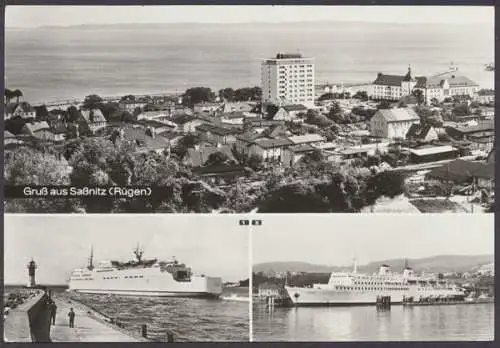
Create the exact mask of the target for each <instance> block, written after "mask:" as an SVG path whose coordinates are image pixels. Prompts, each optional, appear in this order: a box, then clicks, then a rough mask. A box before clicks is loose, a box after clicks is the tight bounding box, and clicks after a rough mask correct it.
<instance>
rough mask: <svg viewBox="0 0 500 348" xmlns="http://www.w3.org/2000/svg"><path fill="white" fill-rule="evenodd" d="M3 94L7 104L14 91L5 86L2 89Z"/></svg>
mask: <svg viewBox="0 0 500 348" xmlns="http://www.w3.org/2000/svg"><path fill="white" fill-rule="evenodd" d="M4 96H5V102H6V103H7V104H9V103H10V101H11V100H12V98H14V93H13V91H11V90H10V89H8V88H6V89H5V90H4Z"/></svg>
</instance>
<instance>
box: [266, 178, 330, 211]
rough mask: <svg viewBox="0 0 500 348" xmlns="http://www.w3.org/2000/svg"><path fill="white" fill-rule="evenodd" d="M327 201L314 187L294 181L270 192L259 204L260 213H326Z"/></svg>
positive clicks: (327, 208) (327, 209)
mask: <svg viewBox="0 0 500 348" xmlns="http://www.w3.org/2000/svg"><path fill="white" fill-rule="evenodd" d="M328 211H329V207H328V204H327V202H325V201H324V200H323V198H322V197H321V195H320V194H318V193H317V192H316V191H315V189H314V187H313V186H311V185H308V184H306V183H293V184H289V185H285V186H281V187H279V188H278V189H277V190H275V191H273V192H270V193H269V194H268V196H267V197H265V199H264V200H263V201H262V202H261V203H260V204H259V213H326V212H328Z"/></svg>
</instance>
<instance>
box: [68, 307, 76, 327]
mask: <svg viewBox="0 0 500 348" xmlns="http://www.w3.org/2000/svg"><path fill="white" fill-rule="evenodd" d="M68 317H69V327H72V328H74V327H75V312H74V311H73V308H70V310H69V313H68Z"/></svg>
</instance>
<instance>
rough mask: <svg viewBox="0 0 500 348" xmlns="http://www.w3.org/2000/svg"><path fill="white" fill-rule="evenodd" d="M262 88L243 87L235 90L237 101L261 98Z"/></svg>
mask: <svg viewBox="0 0 500 348" xmlns="http://www.w3.org/2000/svg"><path fill="white" fill-rule="evenodd" d="M261 98H262V89H261V88H260V87H243V88H239V89H237V90H235V91H234V100H235V101H249V100H254V101H256V100H261Z"/></svg>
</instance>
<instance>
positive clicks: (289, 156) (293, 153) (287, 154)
mask: <svg viewBox="0 0 500 348" xmlns="http://www.w3.org/2000/svg"><path fill="white" fill-rule="evenodd" d="M314 151H318V149H317V148H316V147H314V146H312V145H311V144H306V143H303V144H298V145H292V146H289V147H287V148H286V149H285V150H284V151H283V163H284V165H286V166H290V167H292V166H294V165H295V164H296V163H297V162H298V161H300V160H301V159H302V157H304V155H306V154H309V153H313V152H314Z"/></svg>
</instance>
